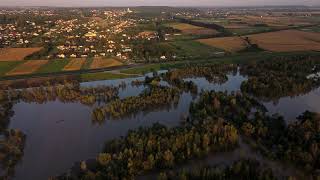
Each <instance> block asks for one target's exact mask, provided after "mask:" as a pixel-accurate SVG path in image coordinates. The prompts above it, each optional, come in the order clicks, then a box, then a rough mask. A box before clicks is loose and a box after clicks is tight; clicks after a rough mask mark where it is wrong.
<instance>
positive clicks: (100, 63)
mask: <svg viewBox="0 0 320 180" xmlns="http://www.w3.org/2000/svg"><path fill="white" fill-rule="evenodd" d="M122 64H123V63H121V62H120V61H118V60H115V59H112V58H109V59H103V58H94V59H93V61H92V63H91V65H90V69H100V68H107V67H113V66H121V65H122Z"/></svg>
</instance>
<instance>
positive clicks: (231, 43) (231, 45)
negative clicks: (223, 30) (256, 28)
mask: <svg viewBox="0 0 320 180" xmlns="http://www.w3.org/2000/svg"><path fill="white" fill-rule="evenodd" d="M198 41H199V42H201V43H203V44H206V45H209V46H212V47H216V48H219V49H223V50H225V51H228V52H237V51H241V50H243V49H245V48H246V47H247V46H248V45H247V42H246V41H245V40H243V39H242V38H240V37H222V38H210V39H199V40H198Z"/></svg>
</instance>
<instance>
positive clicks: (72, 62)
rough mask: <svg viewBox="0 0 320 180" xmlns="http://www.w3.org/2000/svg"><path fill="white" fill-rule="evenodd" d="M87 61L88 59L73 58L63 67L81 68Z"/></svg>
mask: <svg viewBox="0 0 320 180" xmlns="http://www.w3.org/2000/svg"><path fill="white" fill-rule="evenodd" d="M85 63H86V59H71V60H70V61H69V63H68V64H67V65H66V66H65V67H64V68H63V71H76V70H80V69H81V68H82V66H83V65H84V64H85Z"/></svg>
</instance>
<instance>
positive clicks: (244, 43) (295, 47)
mask: <svg viewBox="0 0 320 180" xmlns="http://www.w3.org/2000/svg"><path fill="white" fill-rule="evenodd" d="M198 41H199V42H201V43H204V44H206V45H210V46H213V47H216V48H221V49H224V50H226V51H229V52H237V51H241V50H243V49H245V48H248V47H249V46H250V45H257V46H258V47H259V48H260V49H263V50H266V51H272V52H293V51H320V33H315V32H306V31H299V30H282V31H275V32H267V33H259V34H253V35H248V36H240V37H222V38H210V39H200V40H198Z"/></svg>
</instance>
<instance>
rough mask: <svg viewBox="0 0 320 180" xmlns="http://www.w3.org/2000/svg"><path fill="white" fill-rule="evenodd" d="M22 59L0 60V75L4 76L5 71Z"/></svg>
mask: <svg viewBox="0 0 320 180" xmlns="http://www.w3.org/2000/svg"><path fill="white" fill-rule="evenodd" d="M22 62H23V61H5V62H0V76H4V75H5V74H6V73H7V72H9V71H10V70H12V69H13V68H14V67H16V66H17V65H18V64H20V63H22Z"/></svg>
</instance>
